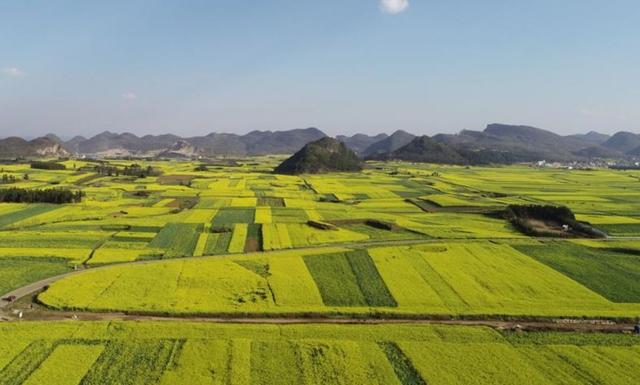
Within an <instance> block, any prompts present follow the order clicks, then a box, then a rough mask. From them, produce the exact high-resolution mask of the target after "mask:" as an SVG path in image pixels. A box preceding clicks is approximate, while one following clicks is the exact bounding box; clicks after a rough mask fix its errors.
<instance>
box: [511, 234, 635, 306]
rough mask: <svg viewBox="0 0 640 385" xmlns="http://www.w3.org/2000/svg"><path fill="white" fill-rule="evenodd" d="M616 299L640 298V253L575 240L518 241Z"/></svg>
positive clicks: (525, 250)
mask: <svg viewBox="0 0 640 385" xmlns="http://www.w3.org/2000/svg"><path fill="white" fill-rule="evenodd" d="M513 247H514V248H516V249H517V250H519V251H521V252H523V253H525V254H527V255H529V256H531V257H533V258H535V259H536V260H538V261H540V262H542V263H544V264H546V265H548V266H550V267H552V268H554V269H556V270H558V271H559V272H561V273H563V274H565V275H567V276H568V277H570V278H572V279H573V280H575V281H577V282H580V283H581V284H583V285H584V286H586V287H588V288H589V289H591V290H593V291H595V292H597V293H599V294H600V295H602V296H603V297H606V298H607V299H609V300H611V301H613V302H622V303H626V302H639V301H640V256H639V255H637V254H627V253H623V252H617V251H611V250H607V249H602V248H598V249H596V248H590V247H586V246H580V245H576V244H573V243H549V244H545V245H536V246H533V245H514V246H513Z"/></svg>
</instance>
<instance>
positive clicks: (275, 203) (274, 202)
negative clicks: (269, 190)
mask: <svg viewBox="0 0 640 385" xmlns="http://www.w3.org/2000/svg"><path fill="white" fill-rule="evenodd" d="M258 206H269V207H284V199H283V198H274V197H259V198H258Z"/></svg>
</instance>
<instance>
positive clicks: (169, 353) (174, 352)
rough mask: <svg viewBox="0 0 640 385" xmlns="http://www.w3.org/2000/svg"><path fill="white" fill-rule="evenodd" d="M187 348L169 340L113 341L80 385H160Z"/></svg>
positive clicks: (177, 341)
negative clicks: (162, 378)
mask: <svg viewBox="0 0 640 385" xmlns="http://www.w3.org/2000/svg"><path fill="white" fill-rule="evenodd" d="M183 345H184V340H168V339H167V340H165V339H138V340H135V341H130V340H123V341H117V340H114V341H110V342H109V344H108V345H107V347H106V349H105V350H104V352H103V353H102V355H100V357H99V358H98V360H97V361H96V363H95V364H94V365H93V366H92V367H91V369H90V370H89V372H88V373H87V375H86V376H85V377H84V379H83V380H82V382H81V383H80V385H104V384H130V385H145V384H157V383H158V381H159V380H160V378H161V376H162V373H163V372H164V370H165V369H166V368H168V367H169V366H171V365H172V364H174V363H175V360H176V358H177V357H178V356H179V354H180V351H181V349H182V346H183Z"/></svg>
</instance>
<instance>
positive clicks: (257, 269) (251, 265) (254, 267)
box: [235, 259, 271, 278]
mask: <svg viewBox="0 0 640 385" xmlns="http://www.w3.org/2000/svg"><path fill="white" fill-rule="evenodd" d="M235 263H237V264H238V265H240V266H242V267H244V268H245V269H247V270H249V271H251V272H253V273H256V274H258V275H259V276H261V277H262V278H269V276H271V273H270V272H269V263H267V262H266V261H260V260H255V259H247V260H240V261H235Z"/></svg>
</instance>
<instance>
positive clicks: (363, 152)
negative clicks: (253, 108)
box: [0, 124, 640, 164]
mask: <svg viewBox="0 0 640 385" xmlns="http://www.w3.org/2000/svg"><path fill="white" fill-rule="evenodd" d="M324 137H327V135H326V134H325V133H324V132H322V131H321V130H319V129H317V128H306V129H295V130H288V131H252V132H250V133H248V134H245V135H236V134H224V133H211V134H208V135H205V136H196V137H186V138H183V137H180V136H177V135H171V134H165V135H145V136H142V137H139V136H136V135H134V134H131V133H123V134H116V133H112V132H108V131H107V132H103V133H101V134H98V135H95V136H93V137H91V138H84V137H80V136H78V137H74V138H72V139H71V140H68V141H64V140H61V139H60V138H58V137H57V136H55V135H52V134H50V135H47V136H44V137H41V138H37V139H34V140H30V141H28V140H24V139H21V138H17V137H10V138H5V139H2V140H0V157H2V158H5V159H7V158H15V157H37V156H69V155H87V156H96V157H115V156H140V157H142V156H144V157H153V156H157V157H194V156H205V157H213V156H227V157H238V156H254V155H268V154H293V153H295V152H297V151H299V150H300V149H301V148H303V147H304V146H305V145H306V144H308V143H310V142H314V141H317V140H319V139H322V138H324ZM336 139H338V140H339V141H341V142H343V143H345V145H346V146H347V147H348V148H350V149H351V150H353V151H354V152H355V153H356V154H358V155H359V156H361V157H363V158H366V159H398V160H411V161H425V162H436V163H459V164H484V163H513V162H528V161H536V160H548V161H572V160H586V159H592V158H606V159H629V158H634V157H637V156H640V135H638V134H634V133H631V132H618V133H616V134H615V135H613V136H608V135H604V134H599V133H597V132H589V133H586V134H583V135H570V136H561V135H558V134H555V133H553V132H551V131H547V130H543V129H539V128H535V127H530V126H515V125H506V124H490V125H488V126H487V128H486V129H485V130H483V131H471V130H463V131H461V132H459V133H457V134H438V135H434V136H432V137H426V136H422V137H416V136H414V135H412V134H410V133H407V132H404V131H396V132H394V133H392V134H391V135H387V134H379V135H374V136H369V135H366V134H356V135H353V136H337V137H336Z"/></svg>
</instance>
